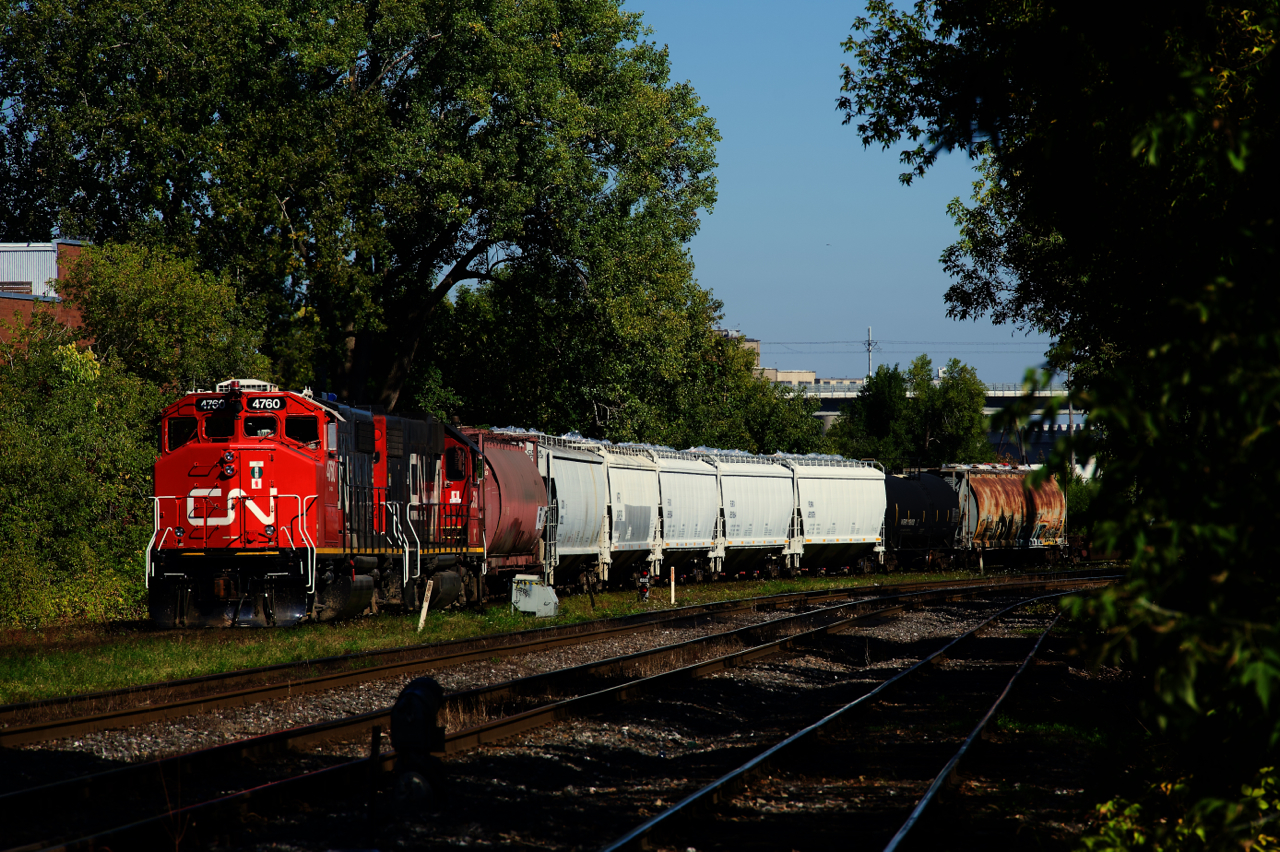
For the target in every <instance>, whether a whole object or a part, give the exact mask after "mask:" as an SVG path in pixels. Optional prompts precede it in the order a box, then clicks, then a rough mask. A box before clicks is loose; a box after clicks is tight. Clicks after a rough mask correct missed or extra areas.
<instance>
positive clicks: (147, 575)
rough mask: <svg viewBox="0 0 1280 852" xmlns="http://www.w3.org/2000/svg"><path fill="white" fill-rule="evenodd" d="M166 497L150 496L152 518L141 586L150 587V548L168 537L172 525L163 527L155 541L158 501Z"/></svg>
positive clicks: (157, 527)
mask: <svg viewBox="0 0 1280 852" xmlns="http://www.w3.org/2000/svg"><path fill="white" fill-rule="evenodd" d="M167 499H169V498H168V497H152V498H151V511H152V514H153V519H152V522H151V539H150V540H149V541H148V542H147V556H146V565H145V568H144V570H143V573H142V585H143V588H147V589H150V588H151V550H152V549H153V548H156V547H159V546H160V545H162V544H164V540H165V539H166V538H168V537H169V530H170V529H172V527H165V530H164V535H162V536H160V541H156V536H157V535H159V533H160V501H161V500H167Z"/></svg>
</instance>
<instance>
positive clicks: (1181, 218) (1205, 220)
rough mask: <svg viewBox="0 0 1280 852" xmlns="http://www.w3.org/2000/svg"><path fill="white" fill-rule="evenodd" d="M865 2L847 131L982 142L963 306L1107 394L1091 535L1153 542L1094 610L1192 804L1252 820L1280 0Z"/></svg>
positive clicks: (1265, 690) (1273, 642) (921, 142)
mask: <svg viewBox="0 0 1280 852" xmlns="http://www.w3.org/2000/svg"><path fill="white" fill-rule="evenodd" d="M868 9H869V17H868V18H866V19H859V20H858V21H857V22H855V27H857V28H858V29H860V30H861V31H862V32H863V33H864V35H863V36H862V37H861V38H857V39H850V40H849V41H848V42H846V47H847V49H848V50H850V51H851V52H852V53H853V54H854V55H855V58H856V64H855V65H853V66H850V67H849V68H847V69H846V71H845V77H844V92H845V94H844V97H843V99H842V106H843V108H844V109H845V111H846V120H847V121H848V122H850V123H855V124H856V125H857V129H858V132H859V135H860V136H861V139H862V141H863V143H864V145H870V144H880V145H882V146H893V145H897V144H899V143H900V142H901V141H902V140H903V139H907V140H909V144H910V147H909V148H908V149H907V150H905V151H903V152H902V159H903V162H904V163H905V164H906V165H907V166H908V169H909V171H908V172H907V173H906V174H904V175H903V180H904V181H906V182H910V181H911V180H912V179H914V178H916V177H919V176H920V175H922V174H924V172H925V171H926V170H927V168H928V166H929V165H930V164H932V162H934V160H935V159H936V157H937V156H938V155H939V153H940V152H941V151H943V150H949V149H959V150H962V151H965V152H967V153H969V154H970V155H973V156H981V157H986V164H985V169H986V171H985V174H984V177H983V181H982V186H981V187H980V189H979V193H978V197H977V202H976V204H975V206H974V207H972V208H963V209H962V208H959V207H953V211H954V212H955V213H956V214H958V218H959V219H960V221H961V225H962V240H961V243H960V244H958V246H957V247H956V248H955V250H954V251H952V252H950V253H949V254H948V255H946V256H945V257H946V258H947V259H948V261H949V266H950V267H951V269H952V270H953V271H957V272H959V273H960V275H959V277H958V280H957V285H956V286H955V287H953V288H952V292H951V294H950V295H949V300H950V302H949V303H950V305H951V308H952V310H953V311H954V312H956V313H957V314H958V315H960V316H973V317H976V316H982V315H985V314H987V313H991V314H993V315H994V316H995V317H996V318H997V319H1005V320H1009V321H1013V322H1017V323H1022V324H1024V325H1026V326H1027V327H1032V328H1037V329H1040V330H1044V331H1047V332H1049V333H1051V334H1054V335H1055V336H1056V337H1057V338H1058V340H1059V345H1058V347H1057V348H1056V351H1055V352H1054V353H1053V358H1054V360H1055V364H1056V365H1057V366H1061V367H1069V368H1071V369H1072V370H1073V373H1074V375H1073V380H1074V382H1075V384H1076V388H1075V389H1074V394H1073V395H1074V399H1073V402H1074V404H1075V405H1077V406H1080V407H1085V408H1089V409H1090V424H1091V426H1092V427H1093V428H1092V429H1091V431H1090V433H1089V434H1088V436H1087V437H1086V446H1084V447H1081V448H1080V449H1079V451H1080V453H1081V454H1091V453H1092V452H1093V451H1095V450H1098V449H1104V450H1105V451H1106V460H1107V464H1106V466H1105V471H1104V476H1103V478H1102V481H1101V487H1100V489H1099V491H1098V493H1097V495H1095V496H1094V498H1093V502H1094V507H1092V511H1093V515H1094V518H1095V519H1105V520H1097V521H1096V523H1095V530H1098V531H1100V532H1101V533H1103V534H1104V535H1106V536H1108V537H1109V538H1110V539H1111V541H1112V542H1113V543H1115V545H1116V546H1118V547H1121V548H1122V549H1123V550H1124V552H1126V553H1127V554H1129V555H1130V556H1132V561H1131V563H1130V569H1129V574H1128V577H1127V580H1126V582H1125V583H1124V584H1123V585H1121V586H1119V587H1117V588H1115V589H1112V590H1110V591H1108V592H1106V593H1104V594H1102V595H1100V596H1098V597H1097V598H1096V599H1094V600H1092V601H1089V602H1085V601H1081V602H1079V603H1078V604H1077V607H1078V609H1079V610H1080V611H1084V610H1089V611H1091V612H1093V614H1094V615H1095V617H1096V618H1097V620H1098V622H1099V623H1100V624H1101V625H1102V626H1103V627H1105V628H1106V629H1107V630H1108V634H1107V635H1108V636H1109V637H1110V641H1109V644H1108V645H1107V648H1108V649H1109V651H1108V652H1109V653H1113V652H1114V653H1119V652H1123V653H1124V654H1125V655H1126V656H1127V657H1128V659H1130V660H1132V661H1136V665H1137V666H1139V667H1140V672H1141V673H1142V674H1143V675H1145V677H1146V681H1145V682H1146V683H1147V684H1148V685H1149V693H1148V695H1149V706H1148V709H1149V714H1150V718H1151V720H1152V722H1153V723H1155V726H1158V728H1159V729H1164V730H1167V731H1168V732H1169V733H1170V735H1171V736H1173V737H1176V738H1177V740H1178V743H1179V751H1180V752H1181V753H1182V754H1183V755H1184V756H1185V757H1186V758H1187V759H1188V762H1189V765H1190V767H1191V771H1192V772H1193V774H1194V779H1193V782H1192V784H1191V787H1192V789H1193V795H1192V798H1193V799H1198V801H1199V802H1200V804H1199V805H1196V806H1194V808H1193V810H1195V814H1193V815H1191V816H1190V817H1188V819H1191V818H1192V817H1194V818H1195V819H1209V816H1207V815H1211V814H1215V813H1217V814H1222V813H1227V812H1232V813H1235V812H1238V809H1237V810H1232V809H1231V808H1227V809H1226V810H1223V809H1222V808H1217V806H1216V805H1214V804H1213V802H1214V800H1215V799H1218V800H1220V799H1233V798H1235V797H1237V796H1238V791H1239V789H1240V785H1241V784H1242V783H1243V782H1248V783H1257V782H1256V780H1255V779H1257V778H1258V777H1259V773H1260V772H1261V770H1262V768H1263V767H1264V766H1270V765H1274V761H1275V758H1276V746H1277V742H1280V714H1277V713H1276V712H1275V702H1274V694H1275V687H1276V686H1277V685H1278V684H1280V636H1278V635H1277V632H1276V631H1275V630H1274V624H1275V623H1276V621H1277V619H1278V618H1280V606H1278V605H1277V602H1278V601H1280V586H1278V585H1277V575H1276V573H1275V571H1274V566H1275V564H1276V562H1277V559H1278V558H1280V545H1277V543H1276V541H1275V537H1274V536H1271V535H1269V534H1267V532H1266V531H1267V530H1269V529H1270V528H1272V527H1274V526H1275V525H1276V522H1277V520H1280V518H1277V512H1278V511H1280V509H1278V508H1277V503H1276V501H1275V500H1274V494H1275V493H1276V491H1277V487H1278V486H1280V473H1277V469H1276V466H1275V464H1274V459H1275V457H1276V454H1277V452H1280V432H1278V427H1277V423H1280V368H1278V367H1277V364H1278V363H1280V360H1278V358H1280V334H1278V333H1277V331H1276V325H1275V319H1274V318H1275V316H1276V314H1277V309H1278V308H1280V304H1278V301H1280V291H1277V289H1276V288H1275V286H1274V278H1275V268H1276V257H1275V254H1276V248H1277V245H1280V239H1277V237H1278V236H1280V235H1278V234H1277V232H1276V231H1277V227H1280V216H1277V210H1276V207H1277V204H1280V200H1278V199H1280V194H1278V193H1277V191H1276V190H1277V188H1280V187H1278V184H1280V180H1278V178H1280V160H1278V159H1277V158H1276V157H1275V156H1274V152H1275V150H1276V145H1277V141H1278V132H1280V98H1277V91H1276V80H1277V78H1276V72H1275V43H1276V33H1277V29H1278V26H1277V24H1278V20H1280V15H1278V9H1277V5H1276V3H1274V2H1267V3H1263V4H1255V5H1252V6H1247V7H1246V6H1240V5H1231V4H1227V5H1206V4H1197V3H1187V2H1177V3H1172V4H1165V5H1163V6H1161V7H1160V8H1159V9H1158V10H1150V13H1149V14H1144V15H1143V16H1142V17H1141V19H1140V20H1131V21H1129V22H1128V25H1127V26H1117V25H1116V22H1115V20H1114V17H1113V16H1112V15H1111V14H1108V13H1107V11H1106V10H1103V9H1101V8H1100V7H1098V6H1096V4H1066V5H1059V6H1045V5H1026V4H1015V3H1004V2H997V3H995V4H992V3H977V2H970V0H960V2H949V3H945V4H942V3H939V4H932V3H927V2H921V3H918V4H917V5H916V6H915V7H914V8H913V9H912V10H911V11H907V12H899V11H897V10H895V9H894V8H893V7H892V6H890V5H889V4H888V3H883V2H879V0H876V2H873V3H871V4H869V6H868ZM1028 404H1029V403H1028ZM1064 449H1065V446H1064ZM1063 461H1064V457H1063V456H1062V455H1060V456H1059V462H1063ZM1153 727H1154V726H1153ZM1263 774H1265V773H1263ZM1215 808H1217V810H1214V809H1215ZM1214 819H1217V817H1214ZM1171 823H1172V821H1171ZM1238 828H1239V826H1236V827H1234V828H1231V829H1230V830H1227V829H1225V828H1223V827H1222V826H1219V830H1217V831H1214V830H1210V831H1209V832H1208V836H1211V837H1213V838H1214V840H1213V842H1214V843H1221V844H1231V843H1235V842H1236V841H1237V840H1241V841H1244V840H1247V839H1248V838H1247V837H1246V836H1239V837H1237V835H1236V834H1234V832H1235V831H1236V830H1237V829H1238ZM1157 830H1158V831H1160V830H1164V829H1157ZM1249 830H1253V829H1249Z"/></svg>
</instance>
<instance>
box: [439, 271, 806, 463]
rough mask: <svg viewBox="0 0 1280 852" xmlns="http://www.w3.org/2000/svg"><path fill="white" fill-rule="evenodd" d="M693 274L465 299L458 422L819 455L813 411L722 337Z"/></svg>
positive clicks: (519, 281)
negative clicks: (765, 376) (760, 373)
mask: <svg viewBox="0 0 1280 852" xmlns="http://www.w3.org/2000/svg"><path fill="white" fill-rule="evenodd" d="M688 267H689V261H688V258H687V257H686V256H685V255H684V254H683V252H677V253H672V254H671V255H669V256H668V257H667V259H666V262H665V263H664V262H662V258H661V257H660V256H657V255H651V256H650V257H649V259H648V263H647V264H646V265H645V266H644V267H636V268H634V269H628V270H626V272H625V277H626V279H627V280H626V281H625V282H617V283H616V284H615V283H614V282H611V281H610V279H608V278H605V277H604V276H597V277H596V278H595V279H594V280H590V281H584V280H581V279H577V278H573V279H569V280H567V281H563V282H562V285H563V290H562V291H561V292H557V291H554V290H551V289H550V288H549V287H548V286H547V284H546V280H547V279H544V278H535V277H533V276H523V275H521V274H520V273H518V272H512V273H508V274H507V275H505V276H503V277H502V278H501V279H500V280H499V281H497V282H492V283H489V284H486V285H484V286H481V287H479V288H475V289H463V290H462V291H460V293H459V295H458V299H457V304H456V307H454V308H453V314H454V316H453V318H452V320H451V323H450V324H451V327H453V328H454V329H456V336H455V337H453V338H448V339H447V342H444V343H443V345H442V352H441V363H442V364H444V372H445V379H444V381H443V384H444V385H446V386H447V388H448V393H450V394H454V395H456V398H457V399H458V404H457V408H458V411H459V413H460V414H462V415H463V416H465V418H466V419H467V420H468V421H470V422H478V423H493V424H494V425H509V424H515V425H520V426H525V427H530V428H536V429H539V430H543V431H547V432H550V433H553V434H558V433H561V432H566V431H571V430H576V431H580V432H582V433H583V434H586V435H588V436H590V437H596V438H607V439H609V440H613V441H633V442H642V443H655V444H662V445H667V446H673V447H678V448H684V447H689V446H717V447H724V448H728V449H741V450H746V451H749V452H764V453H773V452H776V451H785V452H802V453H803V452H812V451H814V450H816V449H817V448H818V445H819V442H820V440H821V426H820V424H819V422H818V421H817V419H815V418H814V417H813V411H814V410H815V409H816V404H815V403H814V402H811V401H810V400H808V398H807V397H805V396H803V395H800V394H792V393H790V392H789V390H790V389H783V388H782V387H780V386H777V385H775V384H774V383H772V382H767V381H765V380H764V379H761V378H759V377H758V376H756V375H755V372H754V370H753V366H754V361H753V358H752V357H751V355H750V353H748V352H747V351H746V350H745V349H744V348H743V347H742V346H741V344H740V342H739V341H737V340H735V339H730V338H725V337H722V336H720V335H718V334H716V333H714V331H713V325H714V323H715V321H716V320H717V319H718V318H719V311H720V303H719V302H717V301H716V300H714V299H713V298H712V297H711V295H710V294H709V293H708V292H707V291H705V290H703V289H702V288H700V287H698V286H697V284H696V283H695V282H694V281H693V279H692V278H691V276H690V274H689V273H690V270H689V268H688ZM635 279H639V280H641V281H642V282H643V286H642V287H635V286H633V284H632V281H633V280H635ZM552 280H554V279H552ZM611 285H612V286H611Z"/></svg>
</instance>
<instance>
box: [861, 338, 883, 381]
mask: <svg viewBox="0 0 1280 852" xmlns="http://www.w3.org/2000/svg"><path fill="white" fill-rule="evenodd" d="M863 346H864V347H866V350H867V378H868V379H869V378H871V353H872V352H879V351H880V342H879V341H878V340H872V339H871V326H867V342H866V343H864V344H863Z"/></svg>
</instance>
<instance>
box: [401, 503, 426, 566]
mask: <svg viewBox="0 0 1280 852" xmlns="http://www.w3.org/2000/svg"><path fill="white" fill-rule="evenodd" d="M404 523H405V526H407V527H408V528H409V532H411V533H413V543H414V550H413V554H414V572H415V573H414V575H413V578H414V579H415V580H416V579H417V578H419V577H421V576H422V539H420V538H418V531H417V530H415V529H414V528H413V518H411V517H410V516H409V504H408V503H405V504H404ZM404 584H405V586H408V585H409V559H408V557H407V556H406V557H405V560H404Z"/></svg>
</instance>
